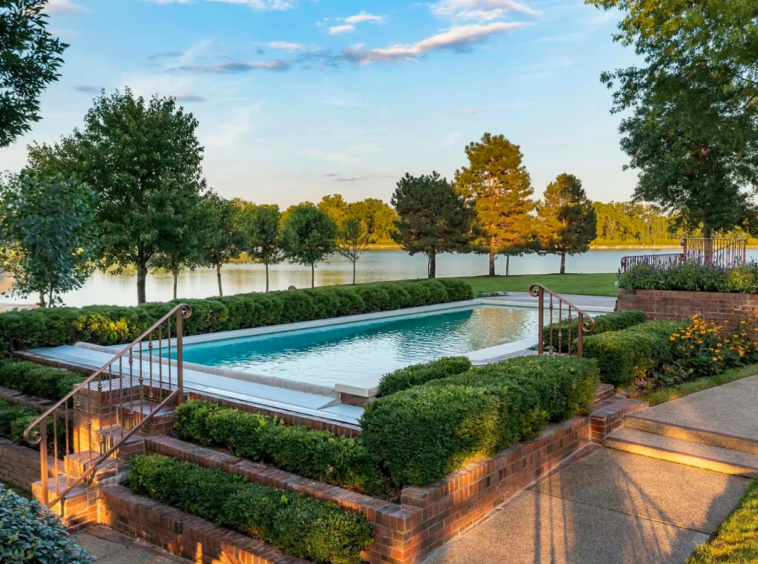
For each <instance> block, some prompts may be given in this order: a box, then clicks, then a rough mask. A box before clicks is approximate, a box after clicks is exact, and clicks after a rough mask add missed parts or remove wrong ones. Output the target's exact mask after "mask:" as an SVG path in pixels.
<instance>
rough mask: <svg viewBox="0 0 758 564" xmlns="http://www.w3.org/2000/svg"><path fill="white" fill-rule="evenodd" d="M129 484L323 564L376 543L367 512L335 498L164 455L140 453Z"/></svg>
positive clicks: (345, 561)
mask: <svg viewBox="0 0 758 564" xmlns="http://www.w3.org/2000/svg"><path fill="white" fill-rule="evenodd" d="M129 487H130V488H131V490H132V491H133V492H134V493H135V494H138V495H146V496H147V497H149V498H151V499H154V500H156V501H159V502H161V503H166V504H168V505H172V506H174V507H177V508H179V509H181V510H182V511H186V512H188V513H192V514H193V515H197V516H199V517H202V518H203V519H207V520H209V521H212V522H214V523H216V524H218V525H221V526H223V527H228V528H230V529H235V530H237V531H240V532H242V533H245V534H248V535H251V536H255V537H258V538H261V539H262V540H264V541H265V542H267V543H268V544H270V545H272V546H275V547H277V548H280V549H282V550H284V551H285V552H287V553H289V554H291V555H293V556H296V557H299V558H308V559H309V560H312V561H314V562H318V563H338V564H357V563H358V562H360V561H361V556H360V553H361V551H362V550H364V549H365V548H366V547H368V546H369V545H370V544H371V543H372V542H373V531H372V528H371V526H370V525H369V523H368V522H367V521H366V519H365V518H364V517H363V516H362V515H359V514H357V513H351V512H347V511H343V510H342V509H340V508H339V507H338V506H337V505H335V504H333V503H328V502H325V501H321V500H318V499H314V498H309V497H304V496H301V495H298V494H293V493H288V492H285V491H282V490H279V489H276V488H272V487H269V486H262V485H259V484H251V483H249V482H247V480H245V479H244V478H243V477H241V476H235V475H233V474H230V473H228V472H225V471H223V470H220V469H207V468H202V467H200V466H198V465H196V464H191V463H189V462H179V461H177V460H174V459H172V458H167V457H164V456H161V455H152V456H140V457H137V458H135V459H134V460H133V461H132V463H131V473H130V474H129Z"/></svg>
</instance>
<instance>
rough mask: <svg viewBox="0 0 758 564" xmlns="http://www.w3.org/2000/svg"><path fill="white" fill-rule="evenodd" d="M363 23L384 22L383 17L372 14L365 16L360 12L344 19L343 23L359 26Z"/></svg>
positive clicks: (364, 13) (363, 12) (365, 14)
mask: <svg viewBox="0 0 758 564" xmlns="http://www.w3.org/2000/svg"><path fill="white" fill-rule="evenodd" d="M363 22H371V23H378V24H383V23H384V22H385V18H384V16H375V15H374V14H367V13H366V12H365V11H361V13H360V14H357V15H355V16H350V17H349V18H345V23H347V24H359V23H363Z"/></svg>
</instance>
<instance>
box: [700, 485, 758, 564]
mask: <svg viewBox="0 0 758 564" xmlns="http://www.w3.org/2000/svg"><path fill="white" fill-rule="evenodd" d="M749 562H758V480H756V481H754V482H753V483H752V484H751V485H750V488H748V490H747V492H746V493H745V497H743V498H742V501H741V502H740V505H739V507H737V509H735V510H734V513H732V514H731V515H730V516H729V517H728V518H727V520H726V521H724V522H723V523H721V526H720V527H719V528H718V529H716V532H715V533H713V536H712V537H711V540H709V541H708V542H707V543H705V544H703V545H701V546H700V547H699V548H698V549H697V550H696V551H695V552H694V553H693V554H692V556H690V557H689V558H688V559H687V564H719V563H721V564H738V563H739V564H747V563H749Z"/></svg>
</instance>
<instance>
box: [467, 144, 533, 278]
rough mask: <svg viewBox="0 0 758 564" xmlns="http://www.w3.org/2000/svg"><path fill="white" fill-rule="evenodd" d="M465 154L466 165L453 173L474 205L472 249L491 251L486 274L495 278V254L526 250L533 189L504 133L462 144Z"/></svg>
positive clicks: (508, 253) (529, 235)
mask: <svg viewBox="0 0 758 564" xmlns="http://www.w3.org/2000/svg"><path fill="white" fill-rule="evenodd" d="M466 156H467V157H468V160H469V166H468V167H463V168H462V169H461V170H458V171H456V173H455V182H456V188H457V189H458V191H459V192H460V193H461V194H462V195H463V197H464V198H466V199H467V200H471V201H473V203H474V210H475V211H476V222H477V226H478V227H479V238H478V239H477V241H476V248H477V250H479V252H483V253H487V254H489V259H490V261H489V275H490V276H495V258H496V256H497V255H498V254H499V253H503V254H506V255H507V256H509V257H510V255H511V254H514V255H515V254H523V253H524V252H526V251H527V250H528V249H529V241H530V240H531V239H532V221H531V215H530V214H531V212H532V211H533V210H534V208H535V205H536V203H535V202H534V201H533V200H532V199H531V196H532V194H533V193H534V190H533V189H532V184H531V180H530V178H529V173H528V172H527V171H526V167H525V166H524V165H523V162H522V160H523V157H522V155H521V149H520V148H519V146H518V145H514V144H513V143H511V142H510V141H508V140H507V139H506V138H505V137H504V136H503V135H491V134H489V133H485V134H484V135H483V136H482V140H481V141H480V142H478V143H476V142H475V143H470V144H469V145H467V146H466Z"/></svg>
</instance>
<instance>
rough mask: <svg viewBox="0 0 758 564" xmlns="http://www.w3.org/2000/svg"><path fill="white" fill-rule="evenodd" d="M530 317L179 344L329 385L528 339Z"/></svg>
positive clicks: (244, 366) (211, 360) (533, 315)
mask: <svg viewBox="0 0 758 564" xmlns="http://www.w3.org/2000/svg"><path fill="white" fill-rule="evenodd" d="M537 321H538V317H537V311H536V310H534V309H526V308H506V307H476V308H466V309H457V310H454V311H446V312H441V313H433V314H427V315H421V316H419V315H416V316H407V315H406V316H401V317H396V318H391V319H388V320H381V321H372V322H364V323H350V324H346V325H340V326H336V327H332V328H318V329H310V330H306V331H294V332H287V333H279V334H273V335H264V336H259V337H247V338H241V339H233V340H227V341H211V342H209V343H204V344H203V343H201V344H196V345H186V346H185V348H184V359H185V360H186V361H187V362H193V363H197V364H205V365H209V366H220V367H223V368H227V369H230V370H240V371H244V372H250V373H253V374H260V375H264V376H277V377H279V378H288V379H293V380H298V381H303V382H310V383H316V384H325V385H331V384H335V383H337V382H341V381H345V380H350V379H353V378H356V377H359V376H364V375H372V374H385V373H387V372H391V371H393V370H396V369H398V368H401V367H404V366H409V365H411V364H417V363H419V362H426V361H429V360H432V359H435V358H439V357H442V356H454V355H460V354H464V353H467V352H471V351H475V350H479V349H484V348H487V347H492V346H495V345H500V344H503V343H510V342H513V341H517V340H520V339H525V338H527V337H529V336H533V335H535V334H536V331H537Z"/></svg>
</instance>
